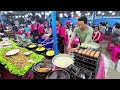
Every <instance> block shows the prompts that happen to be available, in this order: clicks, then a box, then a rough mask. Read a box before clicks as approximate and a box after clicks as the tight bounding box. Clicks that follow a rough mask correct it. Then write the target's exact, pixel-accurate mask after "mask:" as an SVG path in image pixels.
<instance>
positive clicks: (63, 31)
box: [46, 17, 66, 53]
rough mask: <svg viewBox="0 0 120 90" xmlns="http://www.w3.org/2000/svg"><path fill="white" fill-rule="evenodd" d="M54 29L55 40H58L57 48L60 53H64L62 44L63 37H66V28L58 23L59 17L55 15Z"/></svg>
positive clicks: (63, 42)
mask: <svg viewBox="0 0 120 90" xmlns="http://www.w3.org/2000/svg"><path fill="white" fill-rule="evenodd" d="M56 26H57V27H56V31H57V38H58V39H57V41H58V50H59V52H60V53H64V44H65V38H66V29H65V27H64V26H62V25H61V24H60V19H59V17H56ZM52 37H53V35H52V34H51V35H50V36H49V37H47V38H46V39H48V38H52Z"/></svg>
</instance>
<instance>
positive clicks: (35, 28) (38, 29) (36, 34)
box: [31, 21, 44, 43]
mask: <svg viewBox="0 0 120 90" xmlns="http://www.w3.org/2000/svg"><path fill="white" fill-rule="evenodd" d="M43 34H44V29H43V27H42V25H40V23H39V22H38V21H33V22H32V24H31V35H33V43H38V39H40V38H41V36H42V35H43Z"/></svg>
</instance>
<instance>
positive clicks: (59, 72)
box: [46, 70, 70, 79]
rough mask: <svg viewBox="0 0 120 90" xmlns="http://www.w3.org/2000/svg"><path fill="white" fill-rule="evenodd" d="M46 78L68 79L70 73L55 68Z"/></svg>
mask: <svg viewBox="0 0 120 90" xmlns="http://www.w3.org/2000/svg"><path fill="white" fill-rule="evenodd" d="M46 79H70V74H69V73H68V72H67V71H66V70H55V71H52V72H50V73H49V74H48V75H47V76H46Z"/></svg>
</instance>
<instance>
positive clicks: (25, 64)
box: [0, 41, 44, 78]
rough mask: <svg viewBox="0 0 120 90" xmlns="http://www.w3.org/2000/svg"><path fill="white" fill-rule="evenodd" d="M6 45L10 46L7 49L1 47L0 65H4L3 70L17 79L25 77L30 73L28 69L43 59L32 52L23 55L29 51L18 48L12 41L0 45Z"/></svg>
mask: <svg viewBox="0 0 120 90" xmlns="http://www.w3.org/2000/svg"><path fill="white" fill-rule="evenodd" d="M7 43H8V44H9V43H11V44H12V45H11V46H9V47H2V48H1V49H0V63H1V64H2V65H4V67H5V69H7V70H8V71H9V72H10V73H11V74H13V75H17V76H19V78H20V77H23V78H25V77H27V76H26V75H28V74H27V73H30V72H31V71H30V69H31V68H32V65H33V64H36V63H38V62H40V61H42V60H43V58H44V56H42V55H37V54H36V53H34V52H31V54H30V55H28V56H26V55H24V53H25V52H28V51H29V50H27V49H25V48H22V47H19V46H18V45H17V44H16V43H14V42H12V41H7V42H6V43H2V44H1V45H3V44H4V45H5V44H6V45H7ZM29 71H30V72H29ZM32 78H33V77H32Z"/></svg>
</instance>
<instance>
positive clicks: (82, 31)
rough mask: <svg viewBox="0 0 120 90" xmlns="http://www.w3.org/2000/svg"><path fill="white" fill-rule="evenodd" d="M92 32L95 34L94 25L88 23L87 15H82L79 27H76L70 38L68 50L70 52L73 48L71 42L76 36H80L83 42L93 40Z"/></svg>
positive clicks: (79, 19)
mask: <svg viewBox="0 0 120 90" xmlns="http://www.w3.org/2000/svg"><path fill="white" fill-rule="evenodd" d="M92 34H93V29H92V27H90V26H88V25H87V17H85V16H82V17H80V18H78V27H76V28H75V29H74V31H73V33H72V36H71V38H70V39H69V43H68V47H67V51H68V52H69V51H70V50H71V49H72V47H71V43H72V41H73V39H74V37H75V36H78V38H79V40H80V44H81V43H88V42H90V41H92Z"/></svg>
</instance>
